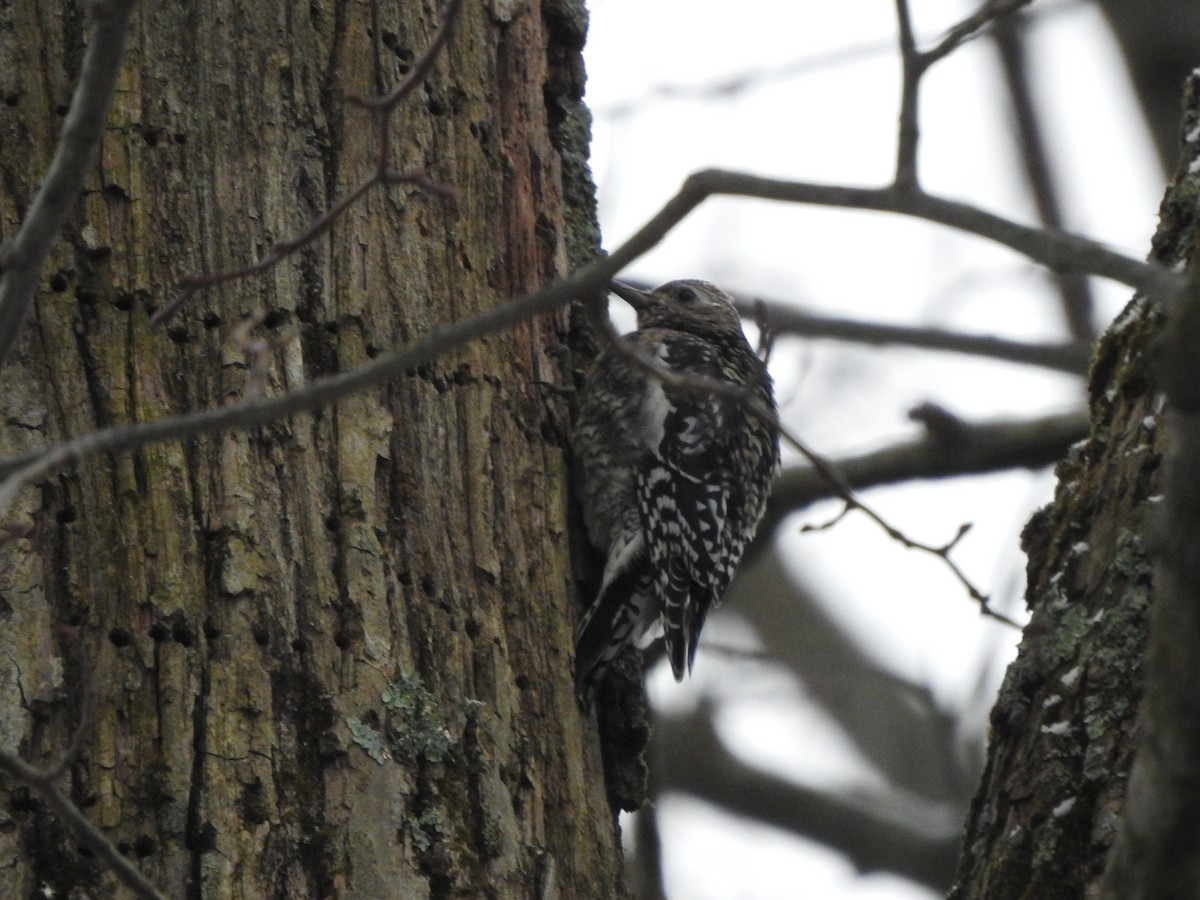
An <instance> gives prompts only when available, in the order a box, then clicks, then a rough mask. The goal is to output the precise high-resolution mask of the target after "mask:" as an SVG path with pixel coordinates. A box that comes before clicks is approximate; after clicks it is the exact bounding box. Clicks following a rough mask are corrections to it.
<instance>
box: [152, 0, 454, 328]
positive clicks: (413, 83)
mask: <svg viewBox="0 0 1200 900" xmlns="http://www.w3.org/2000/svg"><path fill="white" fill-rule="evenodd" d="M461 9H462V0H448V2H447V3H446V6H445V7H444V8H443V10H442V23H441V25H440V26H439V27H438V30H437V33H436V34H435V35H434V36H433V40H432V41H431V42H430V44H429V46H428V47H426V48H425V51H424V52H423V53H422V54H421V56H420V58H419V59H418V60H417V61H416V63H415V64H414V65H413V67H412V68H411V69H410V70H409V71H408V74H407V75H405V76H404V78H402V79H401V80H400V82H399V83H398V84H397V85H396V86H395V87H394V88H393V89H392V90H391V91H389V92H388V93H387V94H385V95H383V96H381V97H360V96H358V95H355V94H352V95H349V96H348V97H347V100H348V101H350V102H351V103H354V104H356V105H358V106H361V107H364V108H366V109H370V110H372V111H375V112H377V113H378V118H379V122H378V125H379V146H378V149H377V151H376V159H375V169H374V171H373V172H372V173H371V174H370V175H369V176H367V177H366V178H365V179H364V180H363V181H362V182H360V183H359V185H358V186H357V187H355V188H354V189H352V190H351V191H349V192H348V193H347V194H345V195H344V196H342V197H341V198H340V199H339V200H338V201H337V202H336V203H334V204H333V205H332V206H331V207H330V208H329V209H327V210H326V211H325V212H324V213H322V214H321V215H319V216H317V218H315V219H314V220H313V221H312V222H311V223H309V225H308V227H307V228H305V229H304V231H302V232H301V233H300V234H298V235H297V236H296V237H294V238H290V239H289V240H286V241H280V242H278V243H277V244H275V245H274V246H273V247H272V248H271V251H270V252H269V253H268V254H267V255H266V256H264V257H263V258H262V259H260V260H258V261H257V262H254V263H250V264H248V265H245V266H241V267H239V268H236V269H229V270H226V271H223V272H217V273H214V274H210V275H189V276H187V277H185V278H182V279H180V281H179V284H178V287H179V296H178V297H176V298H175V299H174V300H173V301H172V302H171V303H169V304H167V305H166V306H165V307H163V308H162V309H160V310H158V311H156V312H155V313H154V315H153V316H151V318H150V323H151V324H152V325H158V324H161V323H162V322H165V321H166V320H167V319H169V318H170V317H171V316H172V315H174V314H175V313H176V312H177V311H178V310H179V309H181V308H182V307H183V306H184V304H186V303H187V301H188V300H190V299H191V297H192V295H193V294H195V293H196V292H197V291H201V290H207V289H208V288H211V287H215V286H216V285H218V284H223V283H225V282H227V281H235V280H237V279H241V278H247V277H249V276H251V275H257V274H259V273H261V272H265V271H266V270H267V269H270V268H273V267H274V266H276V265H278V264H279V263H280V262H282V261H283V260H284V259H286V258H287V257H288V256H290V255H291V254H293V253H295V252H296V251H297V250H299V249H300V248H302V247H304V246H306V245H308V244H310V243H312V242H313V241H314V240H316V239H317V238H318V237H320V236H321V235H322V234H324V233H325V232H327V231H328V230H329V229H330V228H332V227H333V224H334V223H335V222H336V221H337V220H338V219H340V218H341V217H342V215H343V214H344V213H345V212H346V210H348V209H349V208H350V207H352V206H353V205H354V204H356V203H358V202H359V201H360V200H361V199H362V198H363V197H364V196H366V194H367V193H369V192H370V191H371V190H372V189H373V188H375V187H378V186H380V185H394V184H416V185H419V186H421V187H423V188H425V190H427V191H429V192H431V193H435V194H440V195H441V196H443V197H445V198H448V199H453V198H454V197H455V191H454V189H453V188H451V187H449V186H448V185H444V184H439V183H437V182H435V181H432V180H431V179H430V178H429V177H428V176H427V175H426V174H425V172H424V171H422V170H413V171H408V172H395V171H392V170H391V168H390V166H391V127H392V122H391V117H392V113H393V112H394V111H395V109H396V106H397V105H398V104H399V102H400V101H401V100H402V99H404V98H405V97H407V96H408V95H409V94H411V93H412V92H413V91H414V90H415V89H416V88H417V87H418V86H419V85H420V84H422V83H423V82H424V80H425V79H426V78H427V77H428V75H429V73H430V71H431V70H432V69H433V64H434V62H435V61H436V60H437V58H438V56H439V55H440V54H441V52H442V51H443V50H444V49H445V47H446V45H447V43H448V42H449V40H450V36H451V34H453V32H454V24H455V22H456V21H457V19H458V14H459V12H460V11H461Z"/></svg>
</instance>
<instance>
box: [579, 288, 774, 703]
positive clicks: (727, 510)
mask: <svg viewBox="0 0 1200 900" xmlns="http://www.w3.org/2000/svg"><path fill="white" fill-rule="evenodd" d="M610 289H611V291H612V292H613V293H615V294H616V295H617V296H618V297H620V298H622V299H623V300H625V301H626V302H627V303H629V304H630V306H632V307H633V308H634V309H635V310H636V311H637V329H636V330H635V331H633V332H631V333H629V334H627V335H624V336H622V337H620V338H618V339H617V340H615V341H614V342H613V343H612V345H611V346H609V347H608V348H607V349H606V350H604V351H603V352H602V353H601V354H600V355H599V356H598V357H597V360H596V362H595V365H594V367H593V368H592V370H591V372H590V373H589V374H588V376H587V377H586V379H585V381H584V383H583V386H582V388H581V390H580V393H579V401H578V411H577V414H576V419H575V422H574V425H573V428H572V431H571V441H570V443H571V449H572V456H573V467H574V475H575V491H576V496H577V497H578V499H579V503H580V507H581V509H582V512H583V520H584V524H585V526H586V529H587V534H588V538H589V540H590V542H591V543H592V545H593V546H595V548H596V549H597V550H598V551H599V552H600V553H601V554H603V556H604V558H605V564H604V571H603V575H602V578H601V583H600V588H599V591H598V592H597V594H596V596H595V598H594V599H593V600H592V602H591V603H590V605H589V606H588V608H587V610H586V611H585V612H584V614H583V616H582V618H581V619H580V621H579V624H578V626H577V628H576V631H575V672H574V677H575V689H576V693H577V695H578V697H579V698H580V702H581V703H586V702H587V698H588V697H590V696H591V693H592V691H593V690H594V688H595V686H596V685H597V684H599V683H600V682H601V681H603V680H604V678H605V676H606V675H607V674H608V672H609V670H610V668H611V665H612V664H613V662H614V661H615V660H616V658H617V657H618V656H619V655H620V654H621V653H622V651H623V650H624V649H625V647H626V646H627V645H628V644H629V643H630V642H631V641H633V642H634V643H636V644H637V645H638V646H642V647H645V646H648V645H649V643H651V642H652V641H653V640H654V639H655V638H656V637H657V636H658V634H659V633H661V634H662V636H663V639H664V641H665V645H666V656H667V659H668V660H669V662H670V664H671V672H672V674H673V675H674V677H675V680H676V681H682V680H683V676H684V673H685V671H686V672H690V671H691V669H692V665H693V663H694V661H695V656H696V647H697V644H698V642H699V639H700V631H701V629H702V628H703V626H704V620H705V618H706V617H707V615H708V613H709V611H710V610H711V609H712V608H713V607H715V606H717V605H718V604H719V603H720V602H721V600H722V598H723V596H724V594H725V590H726V588H728V586H729V583H730V581H731V580H732V578H733V575H734V573H735V572H736V571H737V567H738V564H739V563H740V562H741V559H742V555H743V553H744V552H745V549H746V546H747V544H749V542H750V541H751V539H752V538H753V537H754V534H755V532H756V531H757V529H758V524H759V522H760V521H761V520H762V517H763V513H764V512H765V510H766V503H767V496H768V494H769V492H770V486H771V482H772V479H773V477H774V475H775V472H776V470H777V469H778V466H779V433H778V427H777V424H776V412H777V410H776V405H775V397H774V390H773V386H772V381H771V377H770V374H769V373H768V371H767V366H766V363H765V362H764V361H763V360H762V359H760V358H759V356H758V355H757V354H756V353H755V352H754V350H753V349H752V348H751V346H750V344H749V342H748V341H747V340H746V336H745V334H744V333H743V331H742V325H741V319H740V317H739V316H738V313H737V310H736V309H735V308H734V306H733V301H732V299H731V298H730V297H729V295H728V294H726V293H725V292H724V291H722V290H721V289H720V288H718V287H716V286H715V285H713V284H710V283H709V282H707V281H699V280H694V279H684V280H679V281H670V282H667V283H666V284H663V285H661V286H660V287H657V288H655V289H654V290H651V291H643V290H639V289H638V288H635V287H631V286H630V285H627V284H623V283H621V282H612V283H611V284H610ZM654 369H658V370H659V371H660V372H662V373H663V375H658V374H656V373H655V372H654V371H653V370H654ZM663 376H665V377H663Z"/></svg>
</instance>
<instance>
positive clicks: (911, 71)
mask: <svg viewBox="0 0 1200 900" xmlns="http://www.w3.org/2000/svg"><path fill="white" fill-rule="evenodd" d="M896 22H897V24H898V25H899V28H900V64H901V72H902V75H901V79H900V124H899V128H898V130H897V133H896V174H895V181H894V185H895V187H896V188H897V189H898V190H901V191H912V190H917V189H918V185H919V182H918V180H917V142H918V140H919V139H920V133H921V129H920V122H919V120H918V117H919V112H918V100H919V93H920V84H921V75H922V74H924V71H925V67H924V65H923V64H922V60H921V56H920V54H919V53H917V43H916V38H914V37H913V28H912V17H911V16H910V15H909V12H908V0H896Z"/></svg>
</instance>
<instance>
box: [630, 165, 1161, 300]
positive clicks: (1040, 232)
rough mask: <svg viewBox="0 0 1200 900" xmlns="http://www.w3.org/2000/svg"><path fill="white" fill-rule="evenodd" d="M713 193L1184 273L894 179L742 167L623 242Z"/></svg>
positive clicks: (1105, 268)
mask: <svg viewBox="0 0 1200 900" xmlns="http://www.w3.org/2000/svg"><path fill="white" fill-rule="evenodd" d="M712 196H731V197H754V198H757V199H761V200H781V201H784V202H786V203H806V204H810V205H814V206H833V207H839V208H843V209H870V210H875V211H878V212H891V213H899V214H901V215H906V216H911V217H913V218H917V219H924V220H926V221H928V222H936V223H938V224H940V225H946V226H949V227H950V228H954V229H957V230H959V231H964V232H967V233H968V234H974V235H977V236H978V237H983V238H987V239H988V240H991V241H995V242H996V243H998V244H1003V245H1004V246H1006V247H1009V248H1011V249H1013V250H1015V251H1017V252H1018V253H1021V254H1023V255H1025V256H1027V257H1029V258H1030V259H1032V260H1035V261H1036V262H1039V263H1041V264H1042V265H1045V266H1048V267H1049V268H1051V269H1053V270H1055V271H1064V272H1087V273H1089V274H1092V275H1099V276H1101V277H1102V278H1109V279H1112V280H1113V281H1117V282H1120V283H1122V284H1127V285H1129V286H1131V287H1137V288H1144V289H1152V288H1157V289H1163V290H1166V289H1175V288H1177V287H1178V285H1179V284H1180V283H1181V279H1180V278H1179V277H1178V276H1177V275H1175V274H1173V273H1172V272H1171V271H1170V270H1168V269H1166V268H1165V267H1163V266H1160V265H1155V264H1154V263H1147V262H1143V261H1141V260H1138V259H1134V258H1132V257H1129V256H1125V255H1123V254H1121V253H1118V252H1116V251H1115V250H1110V249H1109V248H1107V247H1105V246H1104V245H1103V244H1101V243H1099V242H1097V241H1093V240H1090V239H1088V238H1085V237H1080V236H1079V235H1075V234H1071V233H1069V232H1065V231H1048V230H1045V229H1040V228H1034V227H1032V226H1029V225H1022V224H1020V223H1018V222H1014V221H1012V220H1011V219H1005V218H1003V217H1002V216H998V215H995V214H994V213H990V212H987V211H986V210H983V209H980V208H979V207H977V206H972V205H970V204H968V203H959V202H957V201H954V200H946V199H944V198H941V197H937V196H934V195H932V194H927V193H925V192H923V191H915V192H914V191H900V190H896V189H895V188H892V187H885V188H860V187H848V186H843V185H829V184H813V183H810V182H802V181H785V180H781V179H775V178H763V177H760V176H756V175H748V174H745V173H742V172H731V171H725V170H721V169H705V170H703V171H700V172H696V173H694V174H692V175H691V176H689V177H688V179H687V180H686V181H685V182H684V183H683V187H681V188H680V190H679V193H678V194H676V195H675V196H674V197H673V198H671V200H670V201H668V202H667V204H666V205H665V206H664V207H663V208H662V209H661V210H660V211H659V212H658V214H657V215H655V216H654V217H653V218H652V219H651V220H650V221H649V222H647V223H646V225H644V226H643V227H642V229H641V230H640V231H639V232H638V233H637V234H635V235H634V236H633V237H632V238H630V240H629V241H628V242H627V243H626V244H625V245H624V246H623V247H622V248H621V250H622V251H623V252H625V253H628V255H629V257H630V258H631V259H632V258H636V257H637V256H639V255H641V254H642V253H644V252H646V250H649V249H650V248H651V247H653V246H654V245H655V244H657V243H658V242H659V241H660V240H662V238H663V237H664V236H665V235H666V233H667V232H668V231H670V229H671V228H672V227H673V226H674V225H675V224H676V223H677V222H679V221H680V220H681V219H682V218H683V217H684V216H686V215H687V214H688V213H689V212H691V211H692V210H693V209H695V208H696V207H697V206H699V205H700V204H701V203H703V202H704V201H705V200H706V199H708V198H709V197H712Z"/></svg>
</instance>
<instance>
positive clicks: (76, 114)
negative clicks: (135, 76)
mask: <svg viewBox="0 0 1200 900" xmlns="http://www.w3.org/2000/svg"><path fill="white" fill-rule="evenodd" d="M136 5H137V3H136V0H91V2H90V3H88V11H89V12H90V14H91V16H92V21H93V26H92V31H91V34H90V35H89V36H88V47H87V52H86V54H85V55H84V58H83V67H82V69H81V70H80V73H79V83H78V85H77V86H76V88H75V94H74V96H72V98H71V108H70V109H69V110H68V112H67V118H66V121H64V122H63V131H62V137H61V138H60V139H59V141H58V146H57V147H55V150H54V158H53V159H52V160H51V161H50V167H49V168H48V169H47V170H46V177H45V179H44V180H43V181H42V186H41V188H40V189H39V190H38V192H37V196H36V197H34V199H33V203H32V204H31V205H30V207H29V211H28V212H27V213H26V215H25V221H24V222H22V223H21V227H20V229H19V230H18V231H17V234H16V236H15V237H14V238H13V239H12V242H11V243H10V244H9V245H8V246H7V247H6V248H5V253H4V261H3V263H4V265H3V275H0V367H3V366H4V363H5V362H6V361H7V359H8V356H9V354H10V353H11V352H12V348H13V344H15V343H16V340H17V337H18V335H19V334H20V333H21V328H22V326H23V325H24V323H25V317H26V316H27V315H28V314H29V310H30V308H31V307H32V306H33V299H34V296H35V295H36V293H37V287H38V282H39V280H40V279H41V276H42V267H43V266H44V265H45V264H46V257H47V256H49V254H50V248H51V247H52V246H53V245H54V241H55V240H56V239H57V237H58V233H59V231H60V229H61V228H62V223H63V220H64V219H65V218H66V216H67V212H68V210H69V209H70V208H71V205H72V204H74V203H75V201H76V200H77V199H78V198H79V194H80V192H81V191H82V190H83V181H84V178H86V177H87V174H88V172H89V171H90V170H91V166H92V161H93V160H94V159H95V157H96V151H97V148H98V147H99V146H100V138H101V137H102V136H103V134H104V123H105V121H106V120H107V118H108V106H109V103H110V102H111V101H112V96H113V90H114V88H115V85H116V83H117V75H118V73H119V72H120V69H121V57H122V55H123V53H124V50H125V38H126V35H127V34H128V31H129V17H130V16H131V15H132V14H133V8H134V7H135V6H136Z"/></svg>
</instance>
